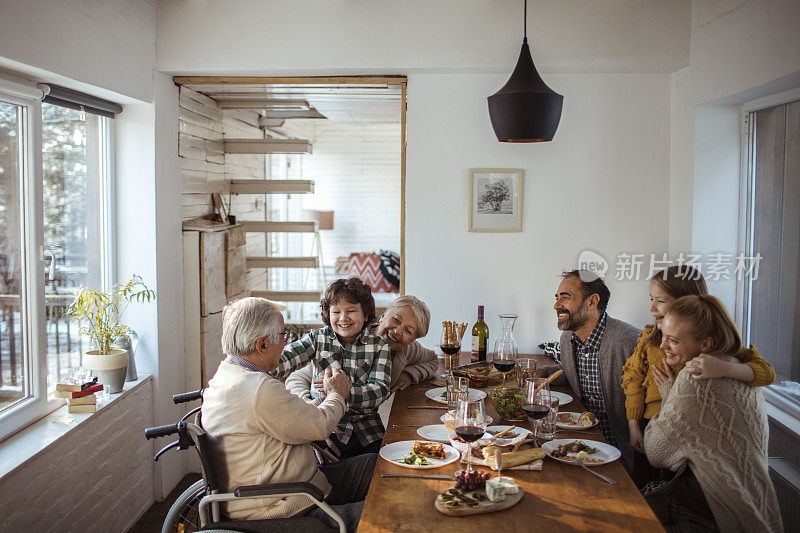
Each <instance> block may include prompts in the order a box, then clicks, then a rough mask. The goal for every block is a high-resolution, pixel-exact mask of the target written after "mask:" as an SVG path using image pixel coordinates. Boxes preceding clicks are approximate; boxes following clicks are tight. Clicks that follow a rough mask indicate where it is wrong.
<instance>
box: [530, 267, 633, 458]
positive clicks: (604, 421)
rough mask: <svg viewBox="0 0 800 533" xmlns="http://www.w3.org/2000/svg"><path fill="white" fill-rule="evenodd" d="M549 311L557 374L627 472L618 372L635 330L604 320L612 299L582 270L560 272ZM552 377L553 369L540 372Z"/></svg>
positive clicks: (594, 277)
mask: <svg viewBox="0 0 800 533" xmlns="http://www.w3.org/2000/svg"><path fill="white" fill-rule="evenodd" d="M555 296H556V302H555V304H553V309H555V311H556V316H557V318H558V329H560V330H561V331H563V333H562V334H561V342H560V349H561V369H562V370H564V375H563V376H562V377H561V378H559V380H556V382H555V384H559V381H560V383H561V384H564V382H565V381H566V382H567V383H569V385H570V387H572V390H573V392H574V393H575V394H576V395H577V396H578V397H580V398H581V400H582V401H583V404H584V405H585V406H586V409H587V410H588V411H591V412H592V413H594V414H595V416H596V417H597V420H598V422H599V424H598V426H599V427H600V430H601V431H602V433H603V436H604V437H605V438H606V440H607V441H608V442H609V444H612V445H614V446H616V447H617V448H619V450H620V451H621V452H622V457H623V459H624V460H625V463H627V465H628V466H630V465H631V462H632V460H633V450H632V449H631V447H630V446H629V445H628V441H629V437H628V420H627V415H626V413H625V393H624V392H623V390H622V385H621V384H622V367H623V365H624V364H625V361H627V360H628V357H630V355H631V354H632V353H633V350H634V348H636V343H637V340H638V338H639V330H638V329H636V328H635V327H633V326H631V325H630V324H627V323H625V322H622V321H621V320H616V319H614V318H611V317H610V316H608V313H607V312H606V307H607V306H608V300H609V299H610V298H611V292H610V291H609V290H608V287H607V286H606V284H605V282H604V281H603V280H602V279H600V278H599V277H598V276H597V275H596V274H594V273H592V272H587V271H583V270H573V271H570V272H564V273H562V275H561V283H560V284H559V285H558V290H557V291H556V295H555ZM545 369H546V373H547V374H551V373H552V372H554V371H555V370H557V369H558V367H545Z"/></svg>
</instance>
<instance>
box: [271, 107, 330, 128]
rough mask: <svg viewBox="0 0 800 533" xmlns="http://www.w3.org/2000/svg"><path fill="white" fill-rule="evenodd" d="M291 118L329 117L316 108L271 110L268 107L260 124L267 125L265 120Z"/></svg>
mask: <svg viewBox="0 0 800 533" xmlns="http://www.w3.org/2000/svg"><path fill="white" fill-rule="evenodd" d="M290 118H328V117H326V116H325V115H323V114H322V113H320V112H319V111H317V110H316V109H307V110H292V109H286V110H270V109H268V110H267V112H266V114H265V115H264V117H263V118H262V119H261V121H260V124H259V125H260V126H266V124H264V121H265V120H274V119H283V120H286V119H290Z"/></svg>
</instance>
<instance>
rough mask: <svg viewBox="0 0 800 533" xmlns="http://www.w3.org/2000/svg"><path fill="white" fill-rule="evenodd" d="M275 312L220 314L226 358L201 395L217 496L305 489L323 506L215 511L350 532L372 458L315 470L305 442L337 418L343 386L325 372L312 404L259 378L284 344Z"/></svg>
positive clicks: (247, 301) (247, 306)
mask: <svg viewBox="0 0 800 533" xmlns="http://www.w3.org/2000/svg"><path fill="white" fill-rule="evenodd" d="M280 311H281V307H280V306H279V305H278V304H275V303H273V302H271V301H269V300H265V299H263V298H244V299H241V300H238V301H236V302H233V303H231V304H230V305H228V306H227V307H225V309H224V310H223V315H222V316H223V325H222V349H223V352H224V353H225V354H226V358H225V359H224V360H223V361H222V363H220V365H219V368H218V369H217V372H216V373H215V374H214V377H213V378H212V379H211V380H210V381H209V384H208V387H207V388H206V389H205V392H204V394H203V405H202V410H201V420H202V425H203V428H204V429H205V432H206V435H207V436H208V437H209V438H208V441H209V447H210V448H211V451H212V455H213V457H214V463H215V468H214V469H215V470H216V474H217V477H218V479H219V485H220V488H221V490H232V489H234V488H236V487H242V486H252V485H262V486H263V485H265V484H278V483H296V482H306V483H310V484H311V485H313V486H314V487H316V488H317V489H319V491H320V492H321V494H324V496H325V500H324V502H325V503H324V504H322V505H319V504H318V503H317V504H315V503H314V501H313V500H311V499H310V498H309V497H306V496H304V495H295V496H286V497H279V498H276V497H271V498H269V497H265V498H235V499H233V500H232V501H225V502H223V503H222V511H223V513H225V514H227V516H228V517H229V518H230V519H232V520H262V519H272V518H287V517H297V516H316V517H318V518H319V519H320V520H322V521H323V522H325V523H326V524H328V525H329V526H330V527H340V526H341V521H340V520H337V519H336V516H335V515H336V514H338V515H339V517H341V518H342V519H343V520H344V522H345V524H346V527H347V530H348V531H355V529H356V527H357V524H358V519H359V518H360V516H361V509H362V508H363V500H364V497H365V496H366V492H367V489H368V487H369V482H370V479H371V477H372V471H373V469H374V467H375V460H376V458H377V456H376V455H375V454H365V455H361V456H358V457H353V458H350V459H345V460H342V461H339V462H336V463H332V464H327V465H318V464H317V461H316V456H315V454H314V451H313V449H312V447H311V445H310V443H311V442H312V441H319V440H324V439H325V438H326V437H327V436H328V435H330V433H331V431H332V430H333V428H334V427H335V426H336V424H337V423H338V422H339V420H340V419H341V418H342V416H343V415H344V413H345V411H346V409H347V407H346V402H347V400H348V399H349V397H350V386H351V384H350V380H349V378H348V377H347V375H346V374H345V373H343V372H342V371H341V370H338V369H337V370H333V371H332V372H330V373H329V374H328V375H327V376H326V377H325V379H324V382H323V387H324V389H325V392H326V396H325V400H324V401H323V402H322V403H321V404H319V405H313V404H310V403H307V402H305V401H303V400H302V399H300V398H298V397H297V396H295V395H293V394H292V393H290V392H289V391H287V390H286V388H285V387H284V384H283V383H282V382H281V381H279V380H277V379H275V378H273V377H271V376H270V375H269V374H267V372H269V371H271V370H273V369H274V368H276V367H277V365H278V360H279V359H280V356H281V351H282V349H283V347H284V345H285V344H286V335H285V333H284V323H283V317H282V316H281V313H280ZM312 492H314V491H313V490H312ZM255 495H257V494H255ZM326 508H327V510H326ZM330 509H333V511H335V513H330ZM332 516H333V518H332Z"/></svg>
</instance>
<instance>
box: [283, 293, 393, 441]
mask: <svg viewBox="0 0 800 533" xmlns="http://www.w3.org/2000/svg"><path fill="white" fill-rule="evenodd" d="M320 307H321V308H322V321H323V322H324V323H325V327H324V328H322V329H315V330H311V331H310V332H309V333H308V334H307V335H305V336H304V337H303V338H301V339H299V340H297V341H295V342H293V343H291V344H289V345H288V346H286V347H285V348H284V349H283V354H282V355H281V359H280V362H279V363H278V368H277V369H275V371H274V372H273V375H274V376H275V377H277V378H279V379H284V378H286V377H287V376H288V375H289V374H290V373H291V372H292V371H294V370H296V369H298V368H302V367H303V366H305V365H306V364H307V363H308V362H311V363H312V366H313V374H314V375H315V376H316V375H319V374H323V373H325V372H326V371H332V370H333V369H334V368H340V369H342V370H343V371H344V372H345V373H346V374H347V375H348V377H349V378H350V380H351V381H352V383H353V388H352V391H351V398H350V402H348V410H347V412H345V414H344V417H342V420H341V421H340V422H339V425H338V426H337V427H336V429H335V430H334V432H333V433H332V434H331V437H330V440H331V441H332V442H333V444H334V445H335V446H336V447H337V448H338V449H339V451H340V452H341V456H342V457H352V456H354V455H359V454H362V453H377V452H378V450H379V449H380V445H381V440H382V439H383V434H384V432H385V429H384V427H383V423H382V422H381V419H380V416H379V415H378V406H379V405H380V404H381V403H383V401H384V400H385V399H386V398H388V397H389V385H390V382H391V376H392V368H391V364H392V363H391V355H390V353H389V345H388V344H387V343H386V341H384V340H383V339H382V338H380V336H378V335H377V334H376V333H374V332H373V331H372V330H371V329H370V328H369V324H370V323H372V321H373V320H374V319H375V300H374V299H373V298H372V291H371V290H370V288H369V287H368V286H367V285H366V284H364V282H363V281H361V280H360V279H358V278H356V277H352V278H348V279H339V280H336V281H334V282H333V283H331V284H330V285H329V286H328V288H327V289H326V290H325V295H324V296H323V298H322V301H321V302H320ZM313 394H314V390H313V389H312V395H313Z"/></svg>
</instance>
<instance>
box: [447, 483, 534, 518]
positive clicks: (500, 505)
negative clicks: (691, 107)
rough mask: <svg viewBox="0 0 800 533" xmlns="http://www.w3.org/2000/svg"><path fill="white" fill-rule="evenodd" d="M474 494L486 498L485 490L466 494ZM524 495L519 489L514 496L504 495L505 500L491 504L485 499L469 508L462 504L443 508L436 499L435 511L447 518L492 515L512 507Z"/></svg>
mask: <svg viewBox="0 0 800 533" xmlns="http://www.w3.org/2000/svg"><path fill="white" fill-rule="evenodd" d="M476 493H482V494H483V495H484V496H486V489H480V490H476V491H469V492H467V493H466V494H468V495H472V494H476ZM524 494H525V491H523V490H522V489H520V490H519V492H517V493H516V494H506V497H505V499H504V500H502V501H499V502H492V501H489V500H488V499H486V500H484V501H482V502H478V506H477V507H469V506H468V505H467V504H465V503H462V504H461V505H459V506H458V507H455V508H452V507H447V506H445V504H444V501H442V500H440V499H439V498H438V497H437V498H436V504H435V506H436V510H437V511H439V512H440V513H442V514H446V515H448V516H471V515H476V514H484V513H494V512H495V511H502V510H503V509H508V508H509V507H513V506H514V505H516V504H517V503H519V501H520V500H521V499H522V496H523V495H524Z"/></svg>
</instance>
